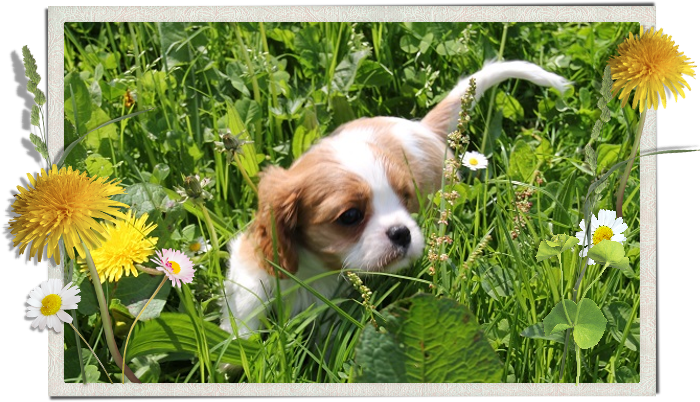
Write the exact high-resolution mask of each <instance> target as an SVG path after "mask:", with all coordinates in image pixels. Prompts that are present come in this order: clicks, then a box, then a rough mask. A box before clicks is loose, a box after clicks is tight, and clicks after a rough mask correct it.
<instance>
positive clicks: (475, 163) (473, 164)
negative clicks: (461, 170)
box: [469, 158, 479, 166]
mask: <svg viewBox="0 0 700 402" xmlns="http://www.w3.org/2000/svg"><path fill="white" fill-rule="evenodd" d="M469 164H470V165H472V166H476V165H478V164H479V161H478V160H477V159H476V158H471V159H469Z"/></svg>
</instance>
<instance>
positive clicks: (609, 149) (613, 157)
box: [596, 144, 622, 174]
mask: <svg viewBox="0 0 700 402" xmlns="http://www.w3.org/2000/svg"><path fill="white" fill-rule="evenodd" d="M621 148H622V145H620V144H617V145H614V144H600V145H599V146H598V167H597V170H596V172H597V173H598V174H601V173H602V172H604V171H606V170H608V169H609V168H610V167H611V166H612V165H613V164H614V163H615V162H617V161H618V159H619V157H620V149H621Z"/></svg>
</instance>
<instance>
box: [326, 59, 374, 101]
mask: <svg viewBox="0 0 700 402" xmlns="http://www.w3.org/2000/svg"><path fill="white" fill-rule="evenodd" d="M367 56H369V51H367V50H360V51H358V52H353V53H351V54H349V55H347V56H345V57H344V58H343V60H342V61H341V62H340V64H338V66H337V67H336V68H335V71H334V72H333V82H332V83H331V88H332V89H333V91H338V92H341V93H347V92H348V91H349V90H350V87H351V86H352V84H353V83H354V82H355V75H356V74H357V70H358V68H359V67H360V65H362V61H363V60H364V59H365V58H366V57H367Z"/></svg>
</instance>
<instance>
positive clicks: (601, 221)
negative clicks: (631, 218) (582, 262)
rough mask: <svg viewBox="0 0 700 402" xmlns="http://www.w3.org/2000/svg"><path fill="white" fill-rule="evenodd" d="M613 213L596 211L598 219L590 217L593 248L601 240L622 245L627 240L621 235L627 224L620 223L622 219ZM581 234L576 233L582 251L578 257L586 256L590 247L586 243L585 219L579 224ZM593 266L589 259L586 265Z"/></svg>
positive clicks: (603, 210)
mask: <svg viewBox="0 0 700 402" xmlns="http://www.w3.org/2000/svg"><path fill="white" fill-rule="evenodd" d="M616 216H617V214H616V213H615V211H608V210H605V209H601V210H600V211H598V218H596V216H595V215H593V216H592V217H591V243H593V246H595V245H596V244H598V243H600V242H601V241H603V240H612V241H616V242H618V243H622V242H624V241H625V240H627V238H626V237H625V236H624V235H623V234H622V233H623V232H624V231H625V230H627V224H626V223H625V222H623V221H622V218H617V219H616ZM579 227H580V228H581V232H576V238H578V244H579V245H580V246H583V249H582V250H581V252H580V253H579V256H581V257H585V256H587V255H588V249H589V248H590V247H591V245H589V244H587V242H586V221H585V219H584V220H582V221H581V223H580V224H579ZM593 264H595V261H593V260H591V259H589V260H588V265H593Z"/></svg>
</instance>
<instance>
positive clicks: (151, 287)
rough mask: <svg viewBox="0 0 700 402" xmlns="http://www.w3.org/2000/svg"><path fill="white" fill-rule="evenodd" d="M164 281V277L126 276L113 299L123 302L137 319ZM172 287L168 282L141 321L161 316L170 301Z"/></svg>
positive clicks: (120, 282)
mask: <svg viewBox="0 0 700 402" xmlns="http://www.w3.org/2000/svg"><path fill="white" fill-rule="evenodd" d="M162 281H163V277H162V276H151V275H148V274H144V273H141V274H139V276H136V277H134V276H125V277H122V278H121V279H120V280H119V282H118V284H117V290H116V291H115V292H114V296H113V297H114V298H116V299H119V300H121V302H122V304H123V305H124V306H125V307H126V308H127V309H128V310H129V313H131V315H132V316H134V317H136V316H137V315H138V314H139V312H140V311H141V309H142V308H143V306H144V305H145V304H146V302H147V301H148V299H149V298H150V297H151V296H152V295H153V292H155V290H156V289H157V288H158V285H160V283H161V282H162ZM171 286H172V285H171V284H170V281H169V280H166V281H165V284H164V285H163V287H162V288H161V289H160V291H158V294H157V295H156V296H155V297H154V298H153V300H151V302H150V303H149V304H148V307H146V310H145V311H144V312H143V314H142V315H141V317H140V318H139V321H146V320H150V319H152V318H156V317H158V316H159V315H160V312H161V311H162V310H163V307H165V302H166V301H167V300H168V293H170V289H171Z"/></svg>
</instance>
